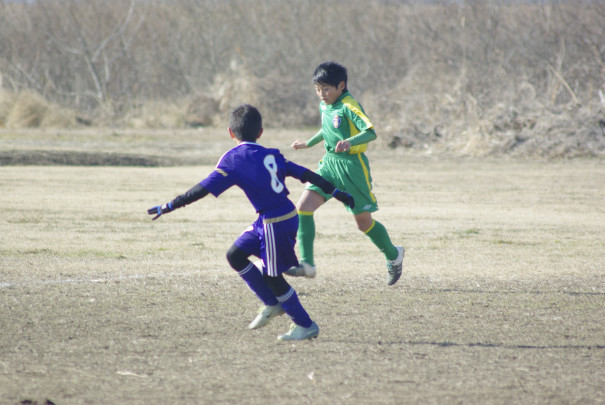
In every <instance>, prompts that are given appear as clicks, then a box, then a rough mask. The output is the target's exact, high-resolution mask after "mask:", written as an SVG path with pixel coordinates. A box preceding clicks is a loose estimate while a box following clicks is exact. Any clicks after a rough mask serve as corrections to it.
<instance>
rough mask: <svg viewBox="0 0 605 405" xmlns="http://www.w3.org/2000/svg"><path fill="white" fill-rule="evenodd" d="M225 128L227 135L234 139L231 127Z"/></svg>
mask: <svg viewBox="0 0 605 405" xmlns="http://www.w3.org/2000/svg"><path fill="white" fill-rule="evenodd" d="M227 129H228V130H229V136H231V138H233V139H235V135H234V134H233V131H232V130H231V127H227Z"/></svg>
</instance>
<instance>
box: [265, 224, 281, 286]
mask: <svg viewBox="0 0 605 405" xmlns="http://www.w3.org/2000/svg"><path fill="white" fill-rule="evenodd" d="M263 228H264V231H265V250H266V251H267V275H269V276H270V277H277V276H278V275H279V274H278V272H277V263H276V259H277V258H276V255H277V252H276V247H275V234H274V233H273V224H267V223H263Z"/></svg>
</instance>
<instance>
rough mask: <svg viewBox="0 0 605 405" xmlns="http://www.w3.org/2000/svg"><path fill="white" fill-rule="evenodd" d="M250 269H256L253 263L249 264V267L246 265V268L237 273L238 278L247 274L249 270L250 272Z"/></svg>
mask: <svg viewBox="0 0 605 405" xmlns="http://www.w3.org/2000/svg"><path fill="white" fill-rule="evenodd" d="M252 268H256V266H255V265H254V263H250V264H249V265H247V266H246V267H244V268H243V269H242V270H240V271H238V272H237V274H239V275H240V276H243V275H244V274H246V273H247V272H249V271H250V270H252Z"/></svg>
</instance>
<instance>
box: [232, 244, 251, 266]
mask: <svg viewBox="0 0 605 405" xmlns="http://www.w3.org/2000/svg"><path fill="white" fill-rule="evenodd" d="M248 256H250V255H249V254H248V253H246V252H244V251H243V250H241V249H240V248H238V247H237V246H236V245H232V246H231V247H230V248H229V250H228V251H227V261H228V262H229V265H230V266H231V267H233V269H234V270H237V271H239V270H242V269H244V268H245V267H246V266H247V265H248Z"/></svg>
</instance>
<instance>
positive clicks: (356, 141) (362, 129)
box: [343, 97, 377, 146]
mask: <svg viewBox="0 0 605 405" xmlns="http://www.w3.org/2000/svg"><path fill="white" fill-rule="evenodd" d="M343 104H344V107H345V108H343V112H344V114H345V116H346V117H347V118H348V119H349V120H350V121H351V122H352V123H353V125H355V128H356V129H357V130H358V131H359V133H358V134H355V135H354V136H352V137H350V138H349V139H347V140H348V141H349V142H350V143H351V145H352V146H357V145H363V144H367V143H368V142H371V141H373V140H375V139H376V138H377V136H376V131H374V124H372V121H370V118H368V116H367V115H366V114H365V112H364V111H363V108H362V107H361V105H359V103H357V101H356V100H354V99H353V98H352V97H347V98H346V99H345V100H343Z"/></svg>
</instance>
